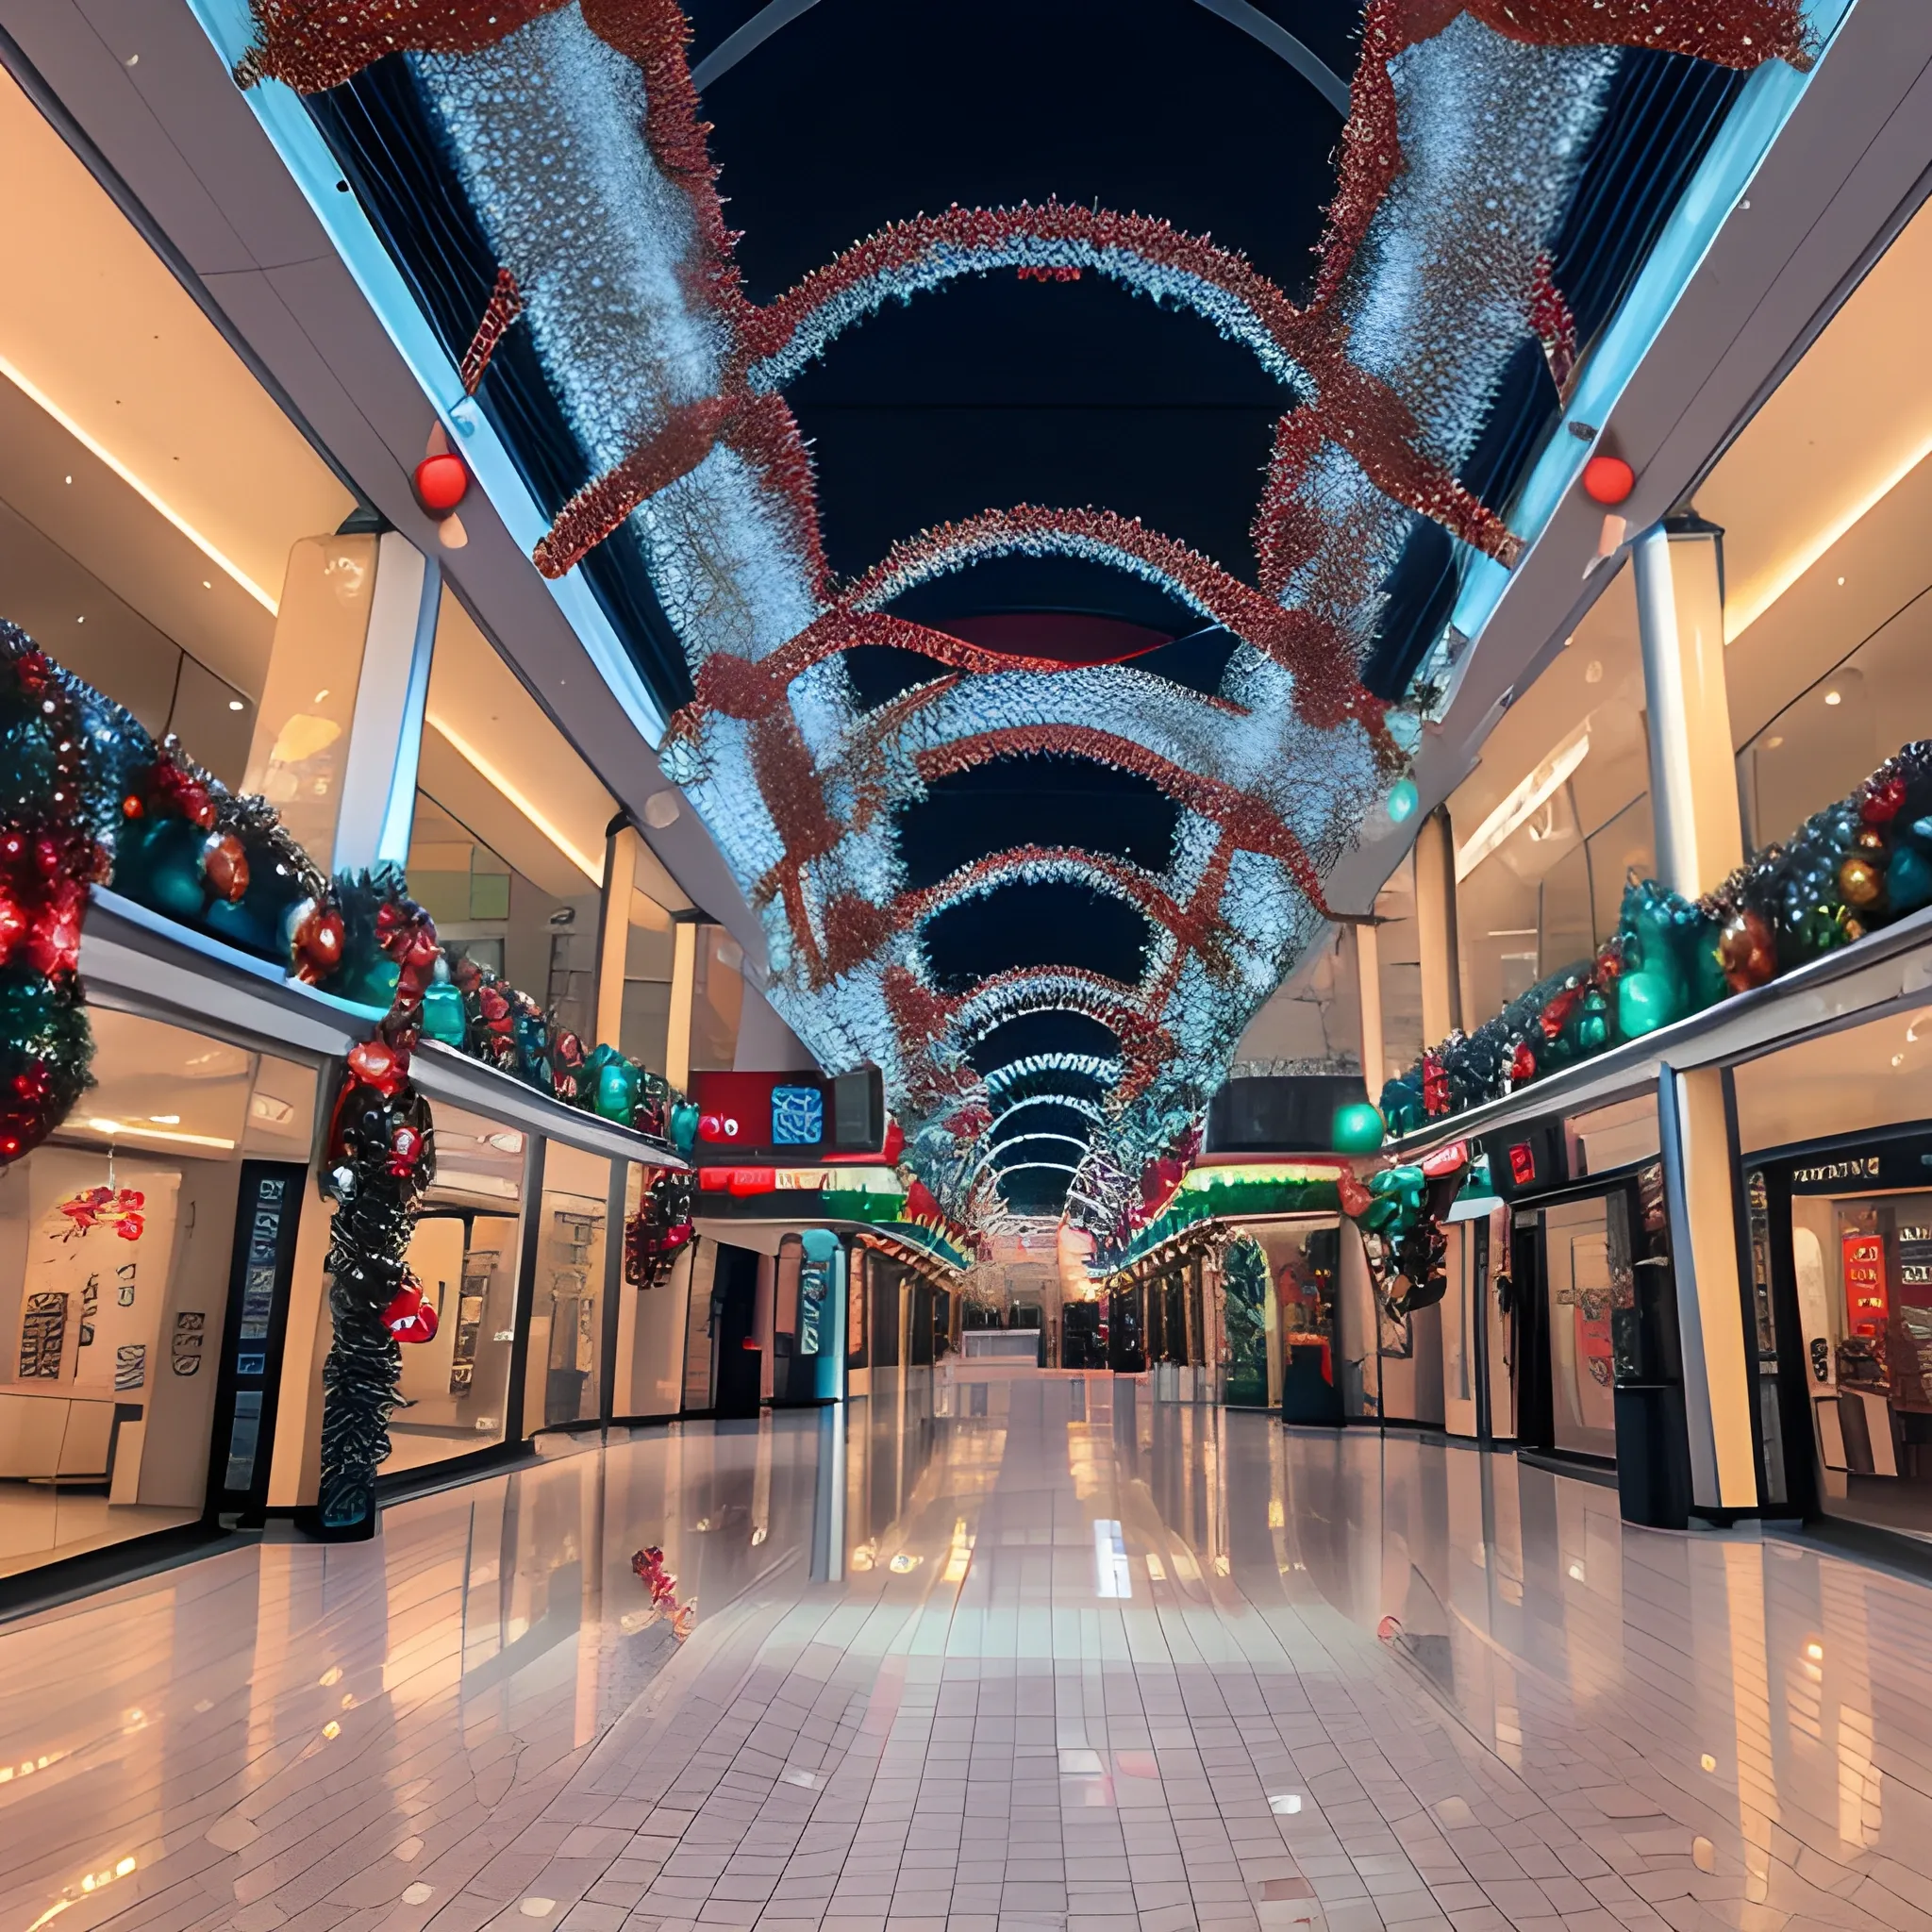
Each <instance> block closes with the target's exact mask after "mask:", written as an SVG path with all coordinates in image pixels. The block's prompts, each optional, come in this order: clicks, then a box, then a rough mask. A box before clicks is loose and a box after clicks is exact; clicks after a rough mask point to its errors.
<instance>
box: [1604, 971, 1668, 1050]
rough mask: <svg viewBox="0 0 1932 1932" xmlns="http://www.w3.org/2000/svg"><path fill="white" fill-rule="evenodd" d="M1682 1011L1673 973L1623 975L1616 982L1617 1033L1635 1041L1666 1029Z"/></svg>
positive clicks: (1650, 972) (1646, 972) (1643, 972)
mask: <svg viewBox="0 0 1932 1932" xmlns="http://www.w3.org/2000/svg"><path fill="white" fill-rule="evenodd" d="M1683 1012H1684V989H1683V987H1682V986H1681V985H1680V984H1679V983H1678V981H1677V979H1676V977H1675V975H1674V974H1670V973H1666V972H1661V971H1657V970H1654V969H1651V968H1645V969H1644V970H1642V971H1641V972H1637V973H1624V974H1621V975H1620V976H1619V978H1618V980H1617V1032H1618V1034H1619V1036H1620V1037H1621V1038H1623V1039H1624V1040H1638V1039H1641V1037H1642V1036H1643V1035H1644V1034H1646V1033H1655V1032H1656V1031H1657V1028H1658V1027H1659V1026H1668V1025H1669V1024H1671V1022H1672V1021H1673V1020H1676V1019H1680V1018H1681V1017H1682V1016H1683Z"/></svg>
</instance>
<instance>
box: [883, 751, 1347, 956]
mask: <svg viewBox="0 0 1932 1932" xmlns="http://www.w3.org/2000/svg"><path fill="white" fill-rule="evenodd" d="M1038 753H1046V754H1049V755H1055V754H1057V755H1059V756H1062V757H1072V758H1091V759H1092V760H1093V761H1094V762H1095V763H1096V764H1103V765H1112V766H1114V767H1116V768H1117V769H1118V770H1120V771H1124V772H1132V773H1133V774H1135V775H1136V776H1138V777H1142V778H1145V779H1147V780H1149V781H1150V782H1151V783H1153V784H1155V785H1158V786H1159V788H1160V789H1161V790H1162V791H1165V792H1166V793H1167V795H1168V796H1169V797H1170V798H1174V799H1177V800H1178V801H1179V802H1180V803H1181V804H1183V805H1185V806H1187V807H1188V808H1190V809H1191V810H1193V811H1198V812H1199V813H1201V815H1202V816H1203V817H1204V818H1210V819H1212V820H1214V821H1215V823H1216V824H1220V825H1224V826H1225V827H1226V828H1227V829H1228V830H1229V831H1230V832H1232V833H1233V834H1234V835H1235V837H1236V838H1237V839H1238V840H1239V841H1240V842H1241V845H1242V846H1244V847H1245V848H1246V849H1247V850H1248V851H1250V852H1260V853H1265V854H1266V855H1267V856H1268V857H1269V858H1274V859H1277V860H1279V861H1280V863H1281V865H1282V866H1283V867H1284V868H1285V869H1286V871H1287V873H1288V874H1289V876H1290V877H1291V879H1293V881H1294V882H1295V885H1296V887H1297V888H1298V889H1299V890H1300V891H1302V892H1303V894H1304V895H1305V896H1306V897H1307V901H1308V903H1309V904H1310V905H1311V906H1312V907H1314V908H1315V910H1316V911H1317V912H1319V913H1321V915H1322V916H1323V917H1324V919H1325V918H1327V917H1328V905H1327V901H1326V900H1325V899H1324V897H1323V896H1322V882H1321V880H1320V879H1319V878H1317V877H1316V875H1315V869H1314V867H1313V866H1312V865H1310V864H1309V863H1308V856H1307V852H1305V851H1304V850H1303V848H1302V842H1301V841H1300V840H1299V839H1297V838H1296V837H1295V835H1294V833H1293V832H1292V831H1291V830H1290V828H1289V827H1288V826H1287V825H1286V824H1284V823H1283V822H1282V821H1281V819H1280V818H1279V817H1277V816H1276V814H1275V813H1274V811H1273V810H1271V809H1270V808H1269V807H1267V806H1266V805H1264V804H1262V802H1261V801H1260V800H1259V799H1257V798H1256V797H1255V796H1254V795H1253V794H1252V793H1251V792H1246V791H1241V790H1240V788H1239V787H1237V786H1233V785H1229V784H1226V783H1224V781H1223V780H1221V779H1219V778H1209V777H1207V776H1205V775H1204V774H1201V773H1198V772H1189V771H1184V770H1182V768H1181V767H1180V766H1179V765H1176V764H1174V762H1173V761H1172V760H1171V759H1168V758H1162V757H1161V756H1160V754H1159V753H1158V752H1157V751H1150V750H1149V749H1148V748H1147V747H1146V746H1145V745H1143V744H1139V743H1137V742H1136V741H1134V740H1132V739H1130V738H1120V737H1117V736H1116V735H1115V734H1114V733H1112V732H1110V731H1103V730H1100V729H1098V728H1096V727H1094V726H1091V725H1079V724H1015V725H1008V726H1007V727H1006V728H1004V729H1001V730H994V731H980V732H975V733H974V734H973V735H972V736H971V737H968V738H958V739H955V740H954V741H952V742H951V743H949V744H941V745H934V746H933V747H931V748H930V749H929V750H926V751H923V752H921V753H920V754H919V757H918V768H919V775H920V777H921V778H922V779H924V781H925V782H926V783H928V784H930V783H932V782H933V781H934V780H935V779H938V778H945V777H951V776H953V775H955V774H958V773H960V772H970V771H972V770H973V769H974V766H976V765H983V764H987V763H989V762H990V761H991V760H992V759H994V758H1025V757H1027V756H1029V755H1032V754H1038Z"/></svg>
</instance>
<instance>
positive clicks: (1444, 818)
mask: <svg viewBox="0 0 1932 1932" xmlns="http://www.w3.org/2000/svg"><path fill="white" fill-rule="evenodd" d="M1415 925H1416V942H1417V945H1418V946H1419V948H1420V949H1421V952H1422V977H1423V1044H1424V1046H1434V1045H1436V1044H1437V1043H1438V1042H1439V1041H1442V1040H1444V1039H1446V1038H1447V1037H1448V1035H1449V1034H1450V1032H1451V1031H1453V1030H1456V1029H1459V1028H1460V1027H1461V1025H1462V967H1461V955H1460V954H1459V952H1458V951H1457V939H1456V841H1455V837H1454V835H1453V834H1452V833H1451V831H1450V826H1449V810H1448V808H1447V807H1446V806H1441V805H1439V806H1438V807H1437V808H1435V810H1434V811H1432V812H1431V813H1430V814H1429V815H1428V817H1427V818H1425V819H1424V821H1423V822H1422V824H1421V825H1420V826H1419V827H1418V828H1417V830H1416V835H1415Z"/></svg>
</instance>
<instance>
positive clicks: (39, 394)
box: [0, 356, 280, 617]
mask: <svg viewBox="0 0 1932 1932" xmlns="http://www.w3.org/2000/svg"><path fill="white" fill-rule="evenodd" d="M0 375H4V376H5V377H6V378H7V379H8V382H10V383H11V384H12V385H13V386H14V388H15V389H17V390H18V391H20V392H21V394H22V395H24V396H25V397H26V399H27V400H28V401H29V402H31V403H35V404H38V405H39V407H40V408H42V409H44V410H45V411H46V412H47V414H48V415H50V416H51V417H53V419H54V420H55V422H57V423H58V424H59V425H60V426H61V428H63V429H64V430H66V432H67V433H68V435H69V436H71V437H73V439H74V440H75V442H77V443H79V444H80V446H81V447H82V448H83V449H84V450H86V451H87V452H88V454H89V455H90V456H92V457H96V458H99V459H100V460H101V461H102V462H104V463H106V464H107V466H108V469H110V470H112V471H113V473H114V474H115V475H117V476H118V477H120V479H121V480H122V482H124V483H125V484H126V485H127V487H128V488H129V489H130V490H132V491H134V493H135V494H136V495H137V496H139V497H140V498H141V500H142V502H143V503H145V504H146V505H147V507H148V508H150V509H152V510H156V511H158V513H159V514H160V515H161V516H163V517H165V518H166V519H167V520H168V522H169V523H171V524H173V525H174V526H175V528H176V529H177V530H179V531H180V532H181V534H182V535H183V536H184V537H186V538H187V539H188V541H190V542H191V543H192V544H193V545H194V547H195V548H196V549H197V550H199V551H200V552H201V554H202V555H203V556H204V557H205V558H208V561H209V562H210V563H211V564H213V565H214V566H215V568H216V569H217V570H220V571H222V572H223V573H224V574H225V575H228V576H231V577H233V578H234V580H235V581H236V582H237V583H238V584H240V585H241V586H242V589H243V590H244V591H247V592H248V594H249V595H250V596H251V597H253V598H254V599H255V601H256V602H257V603H258V604H259V605H260V606H261V608H263V609H264V610H266V611H267V612H268V614H269V615H270V616H271V617H274V616H275V615H276V614H277V612H278V611H279V608H280V607H279V605H278V604H277V603H276V601H275V598H273V597H271V596H270V595H269V593H268V592H267V591H264V590H263V589H262V588H261V586H260V585H259V584H258V583H257V582H256V581H255V579H254V578H253V577H252V576H250V575H248V573H247V572H246V571H245V570H243V569H242V566H241V565H240V564H239V563H237V562H236V561H235V560H234V558H231V557H229V556H227V555H226V554H225V552H224V551H222V550H221V549H220V548H219V547H218V546H217V545H216V544H215V543H213V542H212V541H210V540H209V539H208V538H207V537H204V536H203V535H202V533H201V532H200V531H199V530H197V529H196V528H195V527H194V525H192V524H191V523H190V522H189V521H188V519H187V518H186V517H184V516H183V515H182V514H181V512H180V511H179V510H177V509H176V508H175V507H174V506H173V505H172V504H171V503H169V502H168V501H167V499H166V498H165V497H163V496H162V495H161V494H160V493H159V491H155V490H151V489H150V488H149V487H148V486H147V485H146V484H145V483H143V482H142V480H141V478H140V477H139V476H137V475H135V474H134V472H133V471H132V470H130V469H129V468H128V467H127V465H126V464H125V463H124V462H123V461H122V460H121V458H119V457H117V456H116V455H115V454H114V453H113V451H112V450H110V449H108V446H107V445H106V444H105V443H101V442H97V441H95V440H94V439H93V438H92V436H90V435H89V434H88V433H87V431H86V430H85V429H83V428H82V427H81V426H80V425H79V424H78V423H76V422H75V420H74V418H73V417H72V416H70V415H69V414H68V413H67V411H66V410H65V409H63V408H61V407H60V406H59V404H58V403H57V402H56V401H55V400H54V399H53V397H52V396H50V395H48V394H47V393H46V391H44V390H42V389H39V388H37V387H36V386H35V385H34V384H33V383H32V382H30V381H28V379H27V378H26V376H25V375H24V374H23V373H22V372H21V371H20V370H18V369H16V368H15V367H14V366H13V364H12V363H11V362H9V361H8V359H7V358H6V357H5V356H0ZM67 480H68V481H69V482H70V483H72V482H73V481H74V478H73V477H72V476H70V477H68V479H67Z"/></svg>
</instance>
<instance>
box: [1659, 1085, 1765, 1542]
mask: <svg viewBox="0 0 1932 1932" xmlns="http://www.w3.org/2000/svg"><path fill="white" fill-rule="evenodd" d="M1657 1080H1658V1088H1657V1112H1658V1126H1659V1128H1660V1129H1661V1135H1660V1138H1661V1141H1662V1145H1663V1167H1664V1184H1665V1189H1666V1192H1667V1195H1668V1200H1669V1207H1670V1216H1671V1256H1672V1267H1673V1272H1674V1275H1675V1277H1676V1290H1677V1329H1678V1333H1679V1335H1680V1337H1681V1338H1682V1345H1683V1354H1684V1421H1685V1425H1686V1427H1687V1429H1688V1430H1689V1433H1690V1446H1691V1502H1692V1504H1693V1506H1694V1507H1697V1508H1700V1509H1754V1508H1756V1507H1757V1451H1756V1447H1755V1438H1754V1435H1753V1423H1752V1389H1751V1374H1750V1366H1749V1364H1748V1363H1747V1362H1746V1360H1745V1356H1744V1302H1743V1284H1742V1279H1741V1277H1740V1274H1739V1271H1738V1233H1737V1220H1736V1214H1735V1210H1734V1205H1733V1190H1734V1188H1735V1186H1736V1174H1737V1157H1736V1151H1735V1148H1734V1145H1733V1136H1732V1133H1731V1126H1730V1118H1729V1109H1728V1108H1727V1106H1726V1104H1725V1097H1724V1070H1723V1069H1722V1068H1719V1067H1694V1068H1692V1069H1691V1070H1690V1071H1689V1072H1688V1073H1679V1072H1678V1071H1677V1070H1676V1069H1675V1068H1674V1067H1669V1066H1665V1067H1660V1068H1659V1069H1658V1070H1657Z"/></svg>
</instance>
